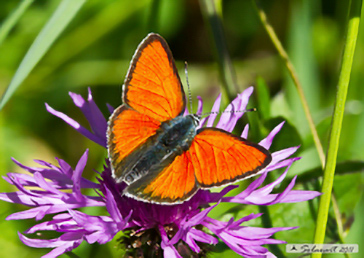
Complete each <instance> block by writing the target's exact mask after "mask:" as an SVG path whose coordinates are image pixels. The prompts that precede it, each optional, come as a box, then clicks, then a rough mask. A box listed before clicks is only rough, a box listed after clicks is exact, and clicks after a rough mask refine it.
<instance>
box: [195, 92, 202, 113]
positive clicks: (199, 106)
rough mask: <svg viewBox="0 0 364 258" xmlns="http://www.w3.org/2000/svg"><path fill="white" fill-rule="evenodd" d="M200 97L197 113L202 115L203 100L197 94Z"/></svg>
mask: <svg viewBox="0 0 364 258" xmlns="http://www.w3.org/2000/svg"><path fill="white" fill-rule="evenodd" d="M197 99H198V106H197V112H196V114H197V115H201V114H202V108H203V101H202V98H201V97H200V96H197Z"/></svg>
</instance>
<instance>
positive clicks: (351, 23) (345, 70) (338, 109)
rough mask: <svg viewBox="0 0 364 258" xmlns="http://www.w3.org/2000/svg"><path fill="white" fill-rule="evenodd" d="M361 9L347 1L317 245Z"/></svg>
mask: <svg viewBox="0 0 364 258" xmlns="http://www.w3.org/2000/svg"><path fill="white" fill-rule="evenodd" d="M361 9H362V0H351V1H350V2H349V15H348V27H347V35H346V42H345V48H344V53H343V58H342V63H341V69H340V77H339V82H338V87H337V94H336V101H335V107H334V113H333V119H332V124H331V132H330V138H329V146H328V150H327V158H326V166H325V169H324V180H323V184H322V193H323V194H322V197H321V199H320V206H319V210H318V217H317V222H316V232H315V238H314V242H315V243H317V244H320V243H323V242H324V239H325V231H326V224H327V217H328V213H329V207H330V199H331V191H332V186H333V181H334V175H335V167H336V158H337V152H338V148H339V140H340V133H341V127H342V122H343V116H344V109H345V102H346V95H347V91H348V87H349V82H350V73H351V68H352V64H353V58H354V52H355V46H356V40H357V37H358V31H359V24H360V16H361ZM312 257H314V258H320V257H321V254H320V253H316V254H313V255H312Z"/></svg>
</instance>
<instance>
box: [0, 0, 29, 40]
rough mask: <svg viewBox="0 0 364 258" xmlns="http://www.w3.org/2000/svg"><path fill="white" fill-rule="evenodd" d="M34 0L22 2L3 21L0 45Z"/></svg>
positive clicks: (0, 29)
mask: <svg viewBox="0 0 364 258" xmlns="http://www.w3.org/2000/svg"><path fill="white" fill-rule="evenodd" d="M33 1H34V0H23V1H21V3H20V4H19V5H18V7H17V8H16V9H15V10H14V11H13V12H12V13H11V14H10V15H9V16H8V17H7V18H6V19H5V21H4V22H3V23H2V24H1V26H0V45H1V44H2V43H3V42H4V40H5V38H6V37H7V36H8V34H9V32H10V31H11V29H12V28H13V27H14V25H15V24H16V23H17V21H18V20H19V19H20V17H21V16H22V15H23V13H24V12H25V11H26V10H27V9H28V7H29V6H30V5H31V4H32V3H33Z"/></svg>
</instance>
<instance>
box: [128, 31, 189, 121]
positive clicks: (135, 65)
mask: <svg viewBox="0 0 364 258" xmlns="http://www.w3.org/2000/svg"><path fill="white" fill-rule="evenodd" d="M123 100H124V103H125V104H127V105H128V106H129V107H132V108H133V109H135V110H136V111H138V112H140V113H142V114H146V115H147V116H149V117H151V118H154V119H156V120H158V121H161V122H163V121H166V120H170V119H172V118H175V117H176V116H178V115H180V114H181V113H182V112H183V111H184V109H185V106H186V103H185V102H186V98H185V93H184V91H183V87H182V83H181V80H180V78H179V75H178V72H177V68H176V65H175V63H174V60H173V56H172V53H171V50H170V49H169V47H168V45H167V43H166V41H165V40H164V39H163V38H162V37H161V36H159V35H158V34H154V33H151V34H149V35H148V36H147V37H146V38H145V39H144V40H143V41H142V43H141V44H140V45H139V47H138V49H137V51H136V52H135V54H134V57H133V59H132V62H131V64H130V68H129V71H128V74H127V76H126V79H125V82H124V92H123Z"/></svg>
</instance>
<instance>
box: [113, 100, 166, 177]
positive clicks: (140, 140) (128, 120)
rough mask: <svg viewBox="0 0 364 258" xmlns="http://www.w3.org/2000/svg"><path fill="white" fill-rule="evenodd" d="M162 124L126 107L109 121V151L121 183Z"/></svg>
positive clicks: (120, 108)
mask: <svg viewBox="0 0 364 258" xmlns="http://www.w3.org/2000/svg"><path fill="white" fill-rule="evenodd" d="M159 127H160V122H159V121H157V120H155V119H153V118H151V117H149V116H147V115H144V114H141V113H139V112H137V111H135V110H132V109H130V108H128V107H126V106H124V105H123V106H120V107H118V108H117V109H116V110H115V111H114V113H113V114H112V116H111V117H110V120H109V129H108V143H107V144H108V150H109V158H110V161H111V165H112V168H113V173H114V177H115V178H116V179H117V180H118V181H120V180H122V177H123V175H124V173H125V172H126V170H128V169H129V168H130V167H131V166H132V164H133V163H134V162H136V160H137V159H138V158H140V156H141V155H142V153H143V150H144V149H145V148H147V147H148V146H147V145H148V144H149V145H152V144H153V138H152V136H154V135H155V134H156V132H157V130H158V129H159Z"/></svg>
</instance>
